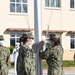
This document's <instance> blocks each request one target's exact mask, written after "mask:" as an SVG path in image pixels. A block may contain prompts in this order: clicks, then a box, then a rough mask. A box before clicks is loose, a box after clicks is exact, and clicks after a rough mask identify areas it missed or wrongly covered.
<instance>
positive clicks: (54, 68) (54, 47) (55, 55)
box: [39, 33, 64, 75]
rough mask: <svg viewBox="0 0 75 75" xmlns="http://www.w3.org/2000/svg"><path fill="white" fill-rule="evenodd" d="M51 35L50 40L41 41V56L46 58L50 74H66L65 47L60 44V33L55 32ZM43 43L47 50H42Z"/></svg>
mask: <svg viewBox="0 0 75 75" xmlns="http://www.w3.org/2000/svg"><path fill="white" fill-rule="evenodd" d="M49 36H50V38H49V39H48V42H46V43H45V41H42V42H40V43H39V45H41V47H40V48H39V49H40V53H39V55H40V58H42V59H46V62H47V64H48V75H64V73H63V69H62V60H63V48H62V46H61V44H60V34H58V33H53V34H49ZM43 45H46V49H45V51H41V49H42V47H43Z"/></svg>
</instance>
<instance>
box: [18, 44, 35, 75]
mask: <svg viewBox="0 0 75 75" xmlns="http://www.w3.org/2000/svg"><path fill="white" fill-rule="evenodd" d="M17 75H35V54H34V51H33V49H31V48H30V47H29V46H28V45H23V46H21V47H20V49H19V55H18V58H17Z"/></svg>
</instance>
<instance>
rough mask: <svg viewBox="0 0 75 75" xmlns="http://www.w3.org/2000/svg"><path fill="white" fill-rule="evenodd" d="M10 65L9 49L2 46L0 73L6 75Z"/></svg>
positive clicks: (0, 51)
mask: <svg viewBox="0 0 75 75" xmlns="http://www.w3.org/2000/svg"><path fill="white" fill-rule="evenodd" d="M0 41H1V37H0ZM0 45H1V44H0ZM10 66H11V64H10V50H9V49H8V48H6V47H4V46H3V47H2V49H1V50H0V75H8V70H9V68H10Z"/></svg>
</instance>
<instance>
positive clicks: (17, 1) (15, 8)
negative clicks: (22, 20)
mask: <svg viewBox="0 0 75 75" xmlns="http://www.w3.org/2000/svg"><path fill="white" fill-rule="evenodd" d="M10 12H14V13H28V2H27V0H10Z"/></svg>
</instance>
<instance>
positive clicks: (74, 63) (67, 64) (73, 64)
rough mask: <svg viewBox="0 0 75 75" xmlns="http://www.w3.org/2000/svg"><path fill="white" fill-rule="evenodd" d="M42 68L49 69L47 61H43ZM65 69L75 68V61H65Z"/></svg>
mask: <svg viewBox="0 0 75 75" xmlns="http://www.w3.org/2000/svg"><path fill="white" fill-rule="evenodd" d="M42 67H43V68H47V67H48V65H47V63H46V61H45V60H43V61H42ZM63 67H75V61H72V60H69V61H67V60H64V61H63Z"/></svg>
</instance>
